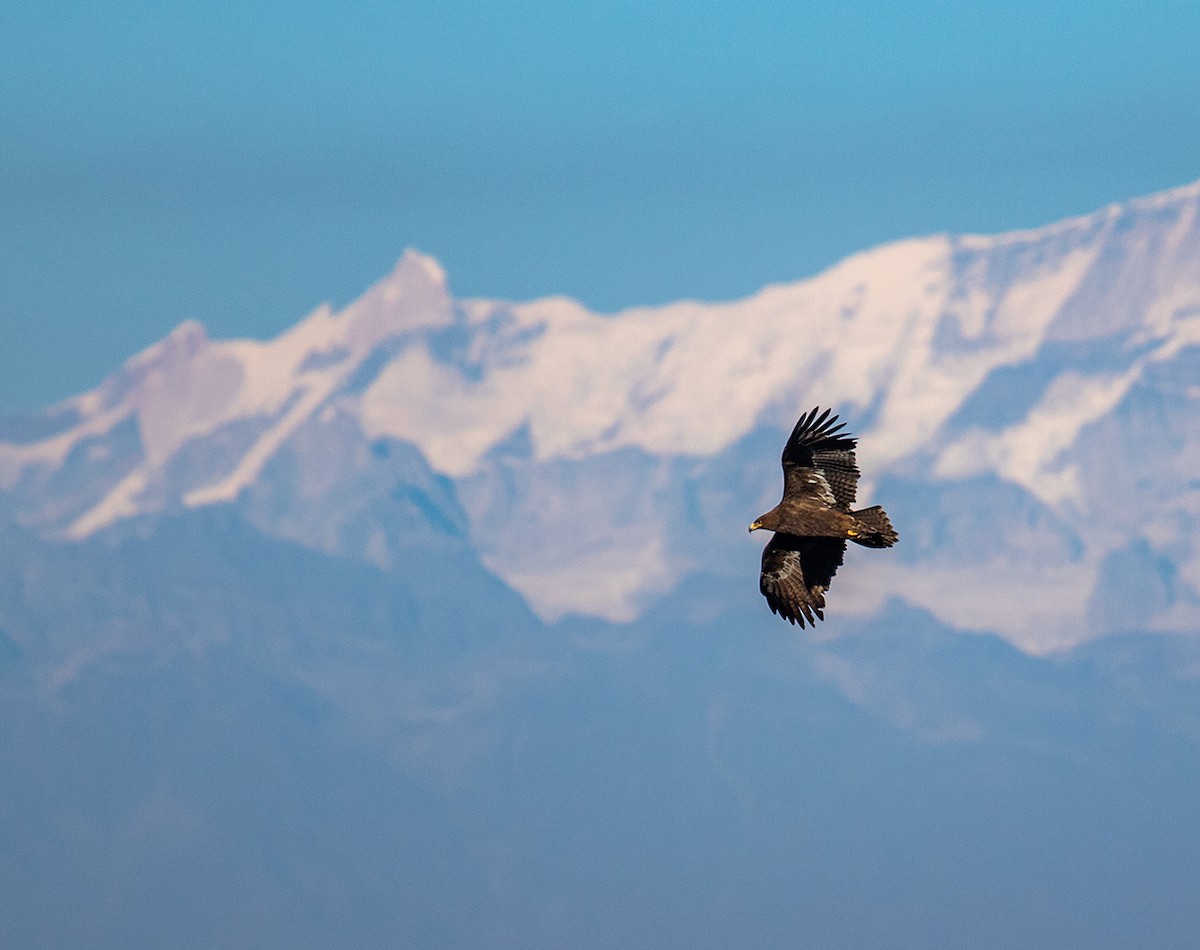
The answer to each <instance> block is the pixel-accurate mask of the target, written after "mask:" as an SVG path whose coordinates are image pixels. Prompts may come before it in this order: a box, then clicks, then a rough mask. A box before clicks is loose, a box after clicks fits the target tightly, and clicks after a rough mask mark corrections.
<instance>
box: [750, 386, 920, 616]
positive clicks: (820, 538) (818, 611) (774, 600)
mask: <svg viewBox="0 0 1200 950" xmlns="http://www.w3.org/2000/svg"><path fill="white" fill-rule="evenodd" d="M830 411H831V410H829V409H826V410H825V411H824V412H821V410H820V408H819V407H818V408H816V409H813V410H812V411H811V412H809V413H807V414H806V415H803V416H801V417H800V421H798V422H797V423H796V427H795V428H794V429H793V430H792V434H791V436H790V437H789V438H788V440H787V444H786V445H784V447H783V500H782V501H780V502H779V504H778V505H776V506H775V507H774V508H772V509H771V510H770V511H768V512H767V513H766V514H765V515H762V516H761V517H759V518H756V519H755V520H754V522H753V523H752V524H751V525H750V530H751V531H756V530H757V529H759V528H765V529H767V530H768V531H774V532H775V535H774V536H773V537H772V538H771V540H770V541H768V542H767V546H766V548H765V549H763V555H762V575H761V576H760V577H759V582H758V587H759V590H761V591H762V593H763V596H764V597H766V598H767V606H769V607H770V608H771V612H772V613H776V614H779V615H780V616H781V617H785V618H786V619H787V620H788V621H789V622H791V623H798V624H800V626H801V627H803V626H804V622H805V621H806V620H807V621H808V622H809V623H816V622H817V620H824V619H825V613H824V610H825V591H826V590H827V589H828V587H829V584H830V582H831V581H832V580H833V575H834V574H835V573H836V572H837V569H838V568H839V567H841V566H842V557H843V555H844V554H845V553H846V542H847V541H853V542H854V543H855V544H861V545H864V546H865V547H869V548H890V547H891V546H892V545H893V544H895V543H896V542H897V541H898V540H900V536H899V535H898V534H897V533H896V532H895V530H894V529H893V528H892V523H891V522H890V521H888V516H887V514H886V513H885V512H884V510H883V509H882V508H880V507H878V506H875V507H873V508H863V509H861V510H859V511H853V510H851V505H853V504H854V496H855V494H856V492H857V489H858V465H857V463H856V462H855V460H854V448H855V446H856V445H857V442H858V440H857V439H855V438H854V437H853V436H851V435H849V434H848V433H845V432H842V431H841V430H842V429H844V428H845V425H846V424H845V423H844V422H843V423H840V424H838V425H834V423H835V422H837V418H838V417H837V416H831V415H830Z"/></svg>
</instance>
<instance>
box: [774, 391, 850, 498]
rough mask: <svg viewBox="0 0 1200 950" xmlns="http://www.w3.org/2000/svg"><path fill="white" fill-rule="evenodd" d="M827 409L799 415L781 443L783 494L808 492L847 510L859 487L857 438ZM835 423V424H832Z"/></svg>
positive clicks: (802, 494) (811, 495)
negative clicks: (847, 433) (794, 425)
mask: <svg viewBox="0 0 1200 950" xmlns="http://www.w3.org/2000/svg"><path fill="white" fill-rule="evenodd" d="M837 418H838V417H837V416H832V417H831V416H830V410H828V409H826V410H825V411H824V412H822V413H820V414H819V415H818V410H817V409H813V410H812V411H811V412H808V413H806V414H805V415H803V416H801V417H800V419H799V421H798V422H797V423H796V427H795V428H794V429H792V434H791V436H789V437H788V440H787V443H786V444H785V445H784V447H783V458H782V460H781V461H782V462H783V495H784V497H785V498H787V497H788V496H789V495H791V496H793V497H796V496H808V497H810V498H815V499H819V500H820V501H821V502H822V504H826V505H828V506H830V507H831V508H840V509H841V510H843V511H849V510H850V506H851V505H853V504H854V498H855V495H856V494H857V490H858V464H857V462H856V461H855V458H854V449H855V446H856V444H857V440H855V438H854V437H853V436H849V435H846V434H844V433H842V432H841V430H842V429H843V428H845V423H839V422H838V421H837ZM835 423H836V424H835Z"/></svg>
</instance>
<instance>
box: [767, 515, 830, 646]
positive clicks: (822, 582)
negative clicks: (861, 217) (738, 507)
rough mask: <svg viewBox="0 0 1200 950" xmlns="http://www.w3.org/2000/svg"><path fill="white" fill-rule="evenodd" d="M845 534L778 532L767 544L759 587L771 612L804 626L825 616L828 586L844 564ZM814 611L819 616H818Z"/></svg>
mask: <svg viewBox="0 0 1200 950" xmlns="http://www.w3.org/2000/svg"><path fill="white" fill-rule="evenodd" d="M845 553H846V542H845V541H844V540H842V539H841V538H797V537H793V536H792V535H790V534H776V535H774V536H773V537H772V538H771V540H770V541H768V542H767V546H766V547H765V548H763V554H762V574H761V576H760V577H759V579H758V589H759V590H761V591H762V593H763V596H764V597H766V598H767V606H769V607H770V608H771V613H775V614H779V615H780V616H781V617H784V618H786V619H787V620H788V621H789V622H791V623H798V624H800V626H801V627H803V626H804V621H805V620H807V621H808V622H809V623H812V624H815V623H816V622H817V620H824V619H825V614H824V613H823V610H824V608H825V590H826V588H828V587H829V584H830V582H831V581H832V580H833V575H834V573H835V572H836V571H837V569H838V568H839V567H841V565H842V555H844V554H845ZM814 614H815V615H816V619H814Z"/></svg>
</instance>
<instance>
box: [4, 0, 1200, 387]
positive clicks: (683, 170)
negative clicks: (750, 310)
mask: <svg viewBox="0 0 1200 950" xmlns="http://www.w3.org/2000/svg"><path fill="white" fill-rule="evenodd" d="M1198 41H1200V8H1197V7H1196V5H1195V4H1192V3H1187V2H1182V0H1180V2H1155V0H1150V2H1136V3H1135V2H1132V0H1125V2H1114V3H1106V4H1093V3H1084V2H1072V3H1063V2H1044V0H1039V2H1033V0H1020V2H1016V3H976V2H922V3H892V2H857V3H847V2H837V0H835V2H828V3H803V4H792V3H757V2H752V3H744V4H722V3H710V2H699V3H692V4H686V5H681V4H676V3H658V2H650V3H641V2H639V3H633V2H602V3H590V4H561V3H542V2H519V3H509V4H482V3H456V2H449V3H443V2H437V3H433V2H423V0H415V2H407V3H364V4H350V5H347V4H341V3H332V2H328V3H325V2H308V3H304V2H301V3H287V4H283V3H264V2H257V0H250V2H247V3H242V4H236V5H229V4H214V3H205V2H201V3H181V2H167V3H159V2H155V3H142V2H129V3H121V4H111V3H98V2H82V3H60V2H54V0H42V2H38V3H29V4H17V3H12V4H5V5H4V9H3V11H0V89H2V90H3V92H2V94H0V139H2V142H3V162H2V163H0V207H2V208H3V213H2V214H0V268H2V271H0V273H2V284H3V287H4V294H3V299H2V300H0V329H2V333H3V346H0V406H2V407H6V408H18V407H20V408H32V407H36V406H40V405H44V404H46V403H48V402H50V401H54V400H57V399H60V398H62V397H64V396H67V395H69V394H71V393H73V392H77V391H80V390H82V389H85V388H88V387H90V386H92V385H94V384H95V383H96V382H98V381H99V379H100V378H101V376H102V375H103V374H104V373H106V372H108V371H109V370H111V369H112V367H114V366H115V365H117V364H118V363H119V362H120V361H121V360H122V359H124V358H125V357H126V356H128V355H129V354H130V353H132V352H134V351H136V350H138V349H140V348H142V347H143V346H146V345H148V344H149V343H151V342H152V341H154V340H155V339H158V338H159V337H161V336H162V335H164V334H165V333H166V332H167V331H168V330H169V329H170V328H171V327H173V326H174V325H176V324H177V323H179V322H180V321H181V320H183V319H185V318H195V319H198V320H200V321H202V322H203V323H204V324H205V325H206V326H208V327H209V329H210V331H211V332H212V334H213V335H215V336H231V335H244V336H260V337H261V336H266V335H271V334H273V333H275V332H278V331H280V330H281V329H283V328H284V327H286V326H288V325H290V324H291V323H293V322H295V321H296V320H297V319H298V318H299V317H300V316H301V315H303V314H304V313H306V312H308V311H309V310H310V309H311V308H312V307H314V306H315V305H317V304H318V303H320V302H321V301H324V300H330V301H333V302H334V303H335V304H341V303H345V302H346V301H347V300H348V299H350V298H351V297H353V296H355V295H356V294H357V293H359V292H360V291H361V290H362V289H363V288H364V287H365V286H367V285H368V284H369V283H370V282H371V281H372V280H374V279H375V278H377V277H378V276H379V275H381V274H383V273H385V272H386V271H387V270H388V269H389V268H390V267H391V265H392V263H393V262H394V261H395V259H396V258H397V257H398V256H399V254H400V252H401V251H402V250H403V248H404V247H406V246H414V247H418V248H420V249H422V250H424V251H426V252H428V253H430V254H433V255H435V256H436V257H437V258H438V259H440V260H441V261H442V262H443V263H444V264H445V265H446V266H447V269H448V270H449V272H450V274H451V276H452V280H453V286H454V290H455V292H456V293H457V294H458V295H461V296H489V297H503V298H510V299H528V298H531V297H535V296H540V295H544V294H551V293H565V294H569V295H573V296H575V297H577V298H579V299H580V300H582V301H583V302H584V303H585V304H587V305H589V306H591V307H592V308H594V309H600V310H613V309H617V308H620V307H623V306H627V305H630V304H638V303H658V302H663V301H666V300H670V299H676V298H679V297H698V298H701V299H730V298H736V297H740V296H743V295H746V294H748V293H750V292H751V291H753V290H755V289H757V288H758V287H760V286H761V285H763V284H765V283H768V282H777V281H787V280H794V279H798V278H800V277H804V276H807V275H809V274H812V273H814V272H816V271H818V270H820V269H822V268H824V267H825V266H827V265H829V264H830V263H832V262H833V261H835V260H837V259H838V258H840V257H841V256H843V255H846V254H848V253H851V252H854V251H857V250H860V249H863V248H865V247H869V246H871V245H874V244H877V243H879V242H881V241H884V240H887V239H891V238H896V237H903V236H908V235H914V234H921V233H927V232H939V231H955V232H962V231H973V232H995V231H1001V230H1006V229H1012V228H1024V227H1030V226H1035V225H1041V224H1045V223H1048V222H1050V221H1053V220H1056V219H1058V218H1061V217H1064V216H1067V215H1071V214H1078V213H1082V212H1086V211H1090V210H1092V209H1093V208H1096V207H1099V206H1101V205H1103V204H1105V203H1107V202H1110V201H1115V200H1121V199H1125V198H1128V197H1132V196H1134V195H1137V194H1144V193H1148V192H1151V191H1155V190H1159V189H1162V188H1166V187H1170V186H1173V185H1178V184H1182V183H1184V182H1186V181H1190V180H1191V179H1192V178H1194V177H1196V175H1197V165H1196V159H1195V156H1196V155H1197V154H1200V123H1197V122H1196V116H1197V115H1198V114H1200V66H1198V64H1197V60H1196V56H1195V50H1196V47H1197V42H1198Z"/></svg>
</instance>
